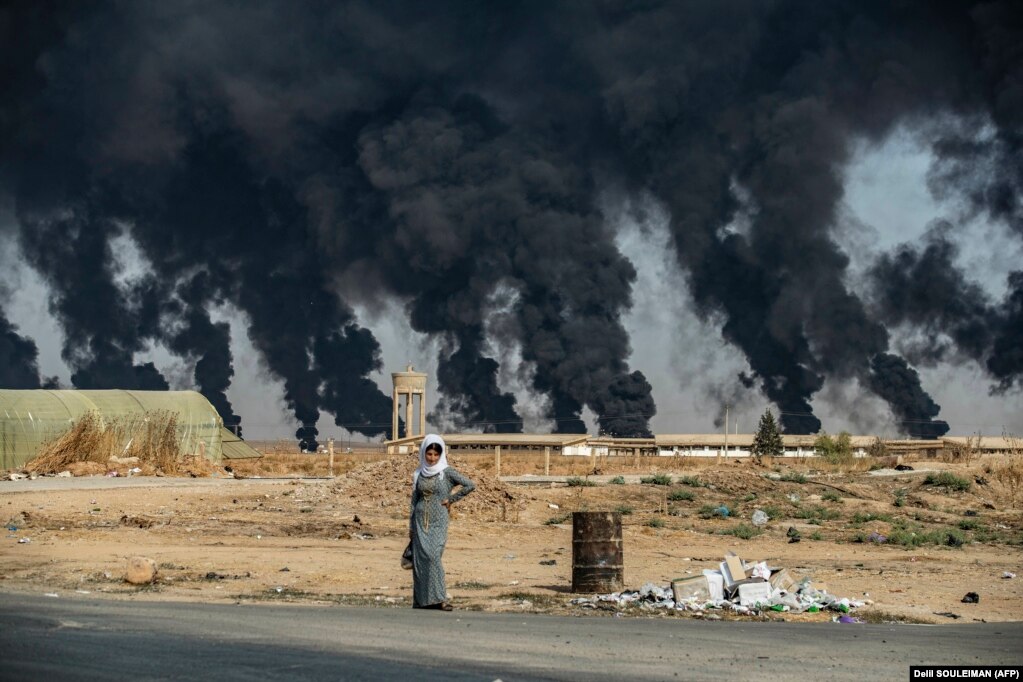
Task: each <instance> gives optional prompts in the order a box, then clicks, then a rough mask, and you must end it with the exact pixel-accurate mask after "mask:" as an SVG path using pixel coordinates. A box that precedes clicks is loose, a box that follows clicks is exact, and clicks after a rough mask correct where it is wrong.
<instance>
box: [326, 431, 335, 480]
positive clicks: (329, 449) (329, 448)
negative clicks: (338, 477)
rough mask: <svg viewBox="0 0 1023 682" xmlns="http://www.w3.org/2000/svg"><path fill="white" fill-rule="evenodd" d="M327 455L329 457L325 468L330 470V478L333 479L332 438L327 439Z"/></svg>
mask: <svg viewBox="0 0 1023 682" xmlns="http://www.w3.org/2000/svg"><path fill="white" fill-rule="evenodd" d="M327 453H328V454H329V457H328V458H327V468H328V469H329V470H330V477H331V478H334V439H333V438H329V439H327Z"/></svg>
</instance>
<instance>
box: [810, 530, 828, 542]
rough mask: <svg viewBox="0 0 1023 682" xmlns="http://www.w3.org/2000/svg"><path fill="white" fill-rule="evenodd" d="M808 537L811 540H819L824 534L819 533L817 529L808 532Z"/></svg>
mask: <svg viewBox="0 0 1023 682" xmlns="http://www.w3.org/2000/svg"><path fill="white" fill-rule="evenodd" d="M809 538H810V539H811V540H815V541H818V542H819V541H821V540H823V539H824V536H823V535H821V532H820V531H819V530H815V531H814V532H812V533H810V535H809Z"/></svg>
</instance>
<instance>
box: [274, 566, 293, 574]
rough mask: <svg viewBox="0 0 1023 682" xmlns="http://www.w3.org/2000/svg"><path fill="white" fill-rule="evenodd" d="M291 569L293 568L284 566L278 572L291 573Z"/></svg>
mask: <svg viewBox="0 0 1023 682" xmlns="http://www.w3.org/2000/svg"><path fill="white" fill-rule="evenodd" d="M290 571H291V569H290V568H288V567H287V566H285V567H284V568H282V569H281V570H279V571H277V572H278V573H289V572H290Z"/></svg>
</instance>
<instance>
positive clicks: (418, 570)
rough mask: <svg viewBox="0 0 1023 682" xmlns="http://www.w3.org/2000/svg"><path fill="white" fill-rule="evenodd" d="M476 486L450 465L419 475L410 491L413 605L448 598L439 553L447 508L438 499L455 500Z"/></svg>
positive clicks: (444, 541)
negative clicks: (440, 469)
mask: <svg viewBox="0 0 1023 682" xmlns="http://www.w3.org/2000/svg"><path fill="white" fill-rule="evenodd" d="M456 485H457V486H461V488H460V489H459V491H458V492H457V493H455V494H454V495H452V494H451V490H452V489H453V488H454V487H455V486H456ZM475 489H476V486H475V484H473V482H472V481H471V480H469V479H468V478H467V477H466V476H463V475H462V474H460V473H458V472H457V471H455V470H454V469H452V468H451V467H448V468H447V469H445V470H444V477H443V478H441V476H440V475H439V474H438V475H437V476H430V477H429V478H427V477H426V476H420V477H419V480H418V481H417V483H416V487H415V490H413V491H412V514H411V516H410V518H409V529H410V530H411V531H412V580H413V584H412V595H413V606H416V607H424V606H433V605H435V604H439V603H441V602H442V601H446V600H447V588H446V587H445V585H444V565H443V564H442V563H441V557H442V556H443V554H444V545H446V544H447V541H448V511H447V510H446V509H445V508H444V507H443V506H441V502H443V501H444V500H450V501H451V502H452V503H454V502H457V501H458V500H460V499H462V498H463V497H465V496H466V495H468V494H469V493H471V492H472V491H473V490H475Z"/></svg>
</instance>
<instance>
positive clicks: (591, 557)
mask: <svg viewBox="0 0 1023 682" xmlns="http://www.w3.org/2000/svg"><path fill="white" fill-rule="evenodd" d="M624 571H625V554H624V551H623V549H622V515H621V514H620V513H618V512H574V513H573V514H572V591H573V592H618V591H620V590H621V589H622V585H623V577H624Z"/></svg>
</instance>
